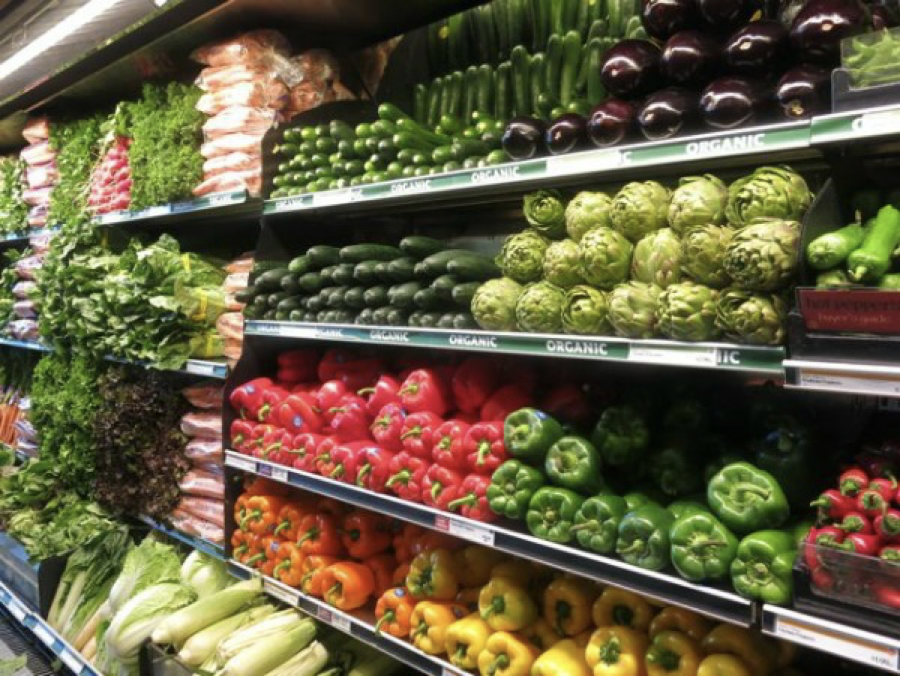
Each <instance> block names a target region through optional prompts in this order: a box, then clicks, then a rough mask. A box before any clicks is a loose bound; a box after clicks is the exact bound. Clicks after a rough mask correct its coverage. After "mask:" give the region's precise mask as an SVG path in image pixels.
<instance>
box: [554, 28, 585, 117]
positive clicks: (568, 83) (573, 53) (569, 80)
mask: <svg viewBox="0 0 900 676" xmlns="http://www.w3.org/2000/svg"><path fill="white" fill-rule="evenodd" d="M581 56H582V54H581V35H580V34H579V33H578V31H576V30H570V31H569V32H568V33H566V35H565V37H564V38H563V42H562V66H561V68H560V84H559V90H558V91H559V102H560V103H561V104H562V105H564V106H568V105H569V103H571V101H572V99H573V98H574V96H575V81H576V79H577V78H578V69H579V66H580V65H581Z"/></svg>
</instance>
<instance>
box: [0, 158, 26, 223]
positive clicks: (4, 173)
mask: <svg viewBox="0 0 900 676" xmlns="http://www.w3.org/2000/svg"><path fill="white" fill-rule="evenodd" d="M24 171H25V163H24V162H22V160H20V159H19V158H18V157H0V233H2V234H4V235H12V234H17V233H21V232H25V231H26V230H28V222H27V219H28V206H27V205H26V204H25V202H24V201H23V200H22V185H23V181H24V176H23V174H24Z"/></svg>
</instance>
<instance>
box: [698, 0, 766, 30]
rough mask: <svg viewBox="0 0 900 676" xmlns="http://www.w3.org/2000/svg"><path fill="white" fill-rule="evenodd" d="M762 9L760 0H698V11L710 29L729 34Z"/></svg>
mask: <svg viewBox="0 0 900 676" xmlns="http://www.w3.org/2000/svg"><path fill="white" fill-rule="evenodd" d="M760 9H762V2H760V0H697V12H698V13H699V14H700V18H701V19H703V21H705V22H706V25H707V26H708V27H709V29H710V30H712V31H714V32H716V33H722V34H726V35H727V34H728V33H732V32H733V31H735V30H737V29H738V28H740V27H741V26H743V25H744V24H746V23H747V22H748V21H750V18H751V17H752V16H753V15H754V14H755V13H756V12H758V11H759V10H760Z"/></svg>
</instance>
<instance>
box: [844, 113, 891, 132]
mask: <svg viewBox="0 0 900 676" xmlns="http://www.w3.org/2000/svg"><path fill="white" fill-rule="evenodd" d="M853 130H854V131H855V132H858V133H859V134H862V135H867V136H868V135H877V134H892V133H895V132H898V131H900V110H885V111H882V112H880V113H866V114H865V115H862V116H860V117H858V118H857V119H856V120H854V121H853Z"/></svg>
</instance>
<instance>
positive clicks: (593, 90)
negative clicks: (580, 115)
mask: <svg viewBox="0 0 900 676" xmlns="http://www.w3.org/2000/svg"><path fill="white" fill-rule="evenodd" d="M587 50H588V64H587V85H586V87H587V102H588V103H589V104H590V105H592V106H596V105H597V104H599V103H600V102H601V101H603V99H605V98H606V88H605V87H604V86H603V80H602V79H601V78H600V69H601V68H602V66H603V40H601V39H600V38H594V39H592V40H591V41H590V42H589V43H588V46H587Z"/></svg>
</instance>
